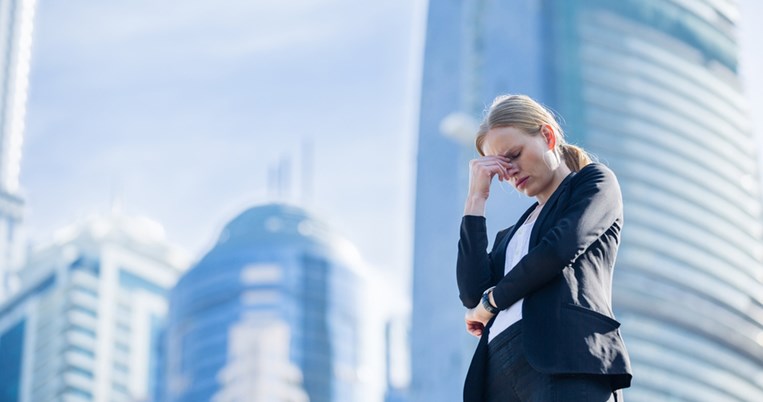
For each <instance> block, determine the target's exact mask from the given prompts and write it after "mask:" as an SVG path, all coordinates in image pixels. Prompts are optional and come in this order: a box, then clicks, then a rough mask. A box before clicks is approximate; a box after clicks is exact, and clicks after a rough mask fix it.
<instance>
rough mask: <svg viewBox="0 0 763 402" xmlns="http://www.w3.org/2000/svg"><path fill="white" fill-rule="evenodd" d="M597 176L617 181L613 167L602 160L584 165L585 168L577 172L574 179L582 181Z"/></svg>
mask: <svg viewBox="0 0 763 402" xmlns="http://www.w3.org/2000/svg"><path fill="white" fill-rule="evenodd" d="M596 178H599V179H605V180H615V181H617V178H616V177H615V173H614V172H613V171H612V169H610V168H609V167H608V166H607V165H605V164H603V163H601V162H591V163H589V164H587V165H585V166H583V168H582V169H580V171H578V172H577V173H576V174H575V176H574V177H573V180H574V181H582V180H591V179H596Z"/></svg>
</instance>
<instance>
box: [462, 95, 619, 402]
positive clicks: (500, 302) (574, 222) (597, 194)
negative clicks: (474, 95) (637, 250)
mask: <svg viewBox="0 0 763 402" xmlns="http://www.w3.org/2000/svg"><path fill="white" fill-rule="evenodd" d="M476 145H477V151H478V152H479V153H480V155H481V157H480V158H478V159H474V160H472V161H471V162H470V170H471V175H470V182H469V194H468V197H467V200H466V206H465V208H464V217H463V219H462V222H461V238H460V240H459V244H458V263H457V274H458V275H457V276H458V288H459V291H460V297H461V301H462V302H463V304H464V306H465V307H467V308H468V311H467V312H466V317H465V319H466V329H467V331H469V333H471V334H472V335H474V336H477V337H480V342H479V344H478V346H477V350H476V352H475V354H474V357H473V358H472V363H471V366H470V367H469V372H468V374H467V377H466V383H465V385H464V400H465V401H467V402H472V401H474V402H477V401H479V402H484V401H489V402H512V401H522V402H527V401H537V402H549V401H565V402H577V401H585V402H599V401H607V400H610V397H612V396H613V395H614V400H615V401H622V397H620V396H619V392H615V391H616V390H618V389H620V388H625V387H628V386H630V381H631V370H630V363H629V359H628V354H627V351H626V350H625V345H624V344H623V340H622V338H621V337H620V332H619V330H618V327H619V326H620V323H619V322H617V321H616V320H615V319H614V318H613V313H612V306H611V285H612V270H613V268H614V263H615V258H616V255H617V249H618V245H619V243H620V230H621V228H622V224H623V210H622V198H621V195H620V188H619V185H618V183H617V179H616V178H615V176H614V174H613V173H612V171H611V170H609V169H608V168H607V167H605V166H604V165H602V164H599V163H592V162H591V160H590V158H589V156H588V155H587V154H586V153H585V151H583V150H582V149H580V148H578V147H575V146H573V145H570V144H567V143H565V142H564V137H563V133H562V130H561V128H560V127H559V124H558V123H557V122H556V120H555V119H554V117H553V115H552V114H551V113H550V112H549V111H548V110H546V109H545V108H544V107H543V106H541V105H540V104H538V103H537V102H535V101H534V100H532V99H530V98H529V97H527V96H523V95H511V96H501V97H498V98H496V100H495V101H494V102H493V105H492V106H491V107H490V110H489V112H488V114H487V116H486V117H485V121H484V122H483V123H482V125H481V126H480V130H479V132H478V134H477V140H476ZM495 176H497V177H498V180H500V181H505V182H510V183H512V184H513V185H514V187H515V188H516V189H517V191H519V192H520V193H523V194H525V195H527V196H528V197H534V198H535V199H536V201H537V202H535V203H534V204H533V205H532V206H531V207H530V208H529V209H528V210H527V211H525V213H524V214H523V215H522V217H521V218H520V219H519V221H517V223H516V224H515V225H514V226H511V227H509V228H507V229H504V230H501V231H499V232H498V235H497V236H496V238H495V241H494V243H493V248H492V250H491V251H490V252H489V253H488V252H487V245H488V239H487V230H486V223H485V217H484V215H485V203H486V201H487V199H488V195H489V189H490V183H491V181H492V179H493V177H495Z"/></svg>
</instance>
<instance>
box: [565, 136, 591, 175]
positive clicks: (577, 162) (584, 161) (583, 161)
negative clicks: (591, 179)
mask: <svg viewBox="0 0 763 402" xmlns="http://www.w3.org/2000/svg"><path fill="white" fill-rule="evenodd" d="M559 148H560V149H561V151H562V158H564V163H566V164H567V167H568V168H570V170H572V171H573V172H579V171H580V169H582V168H584V167H585V166H586V165H588V164H589V163H591V162H592V161H591V156H590V155H589V154H588V152H586V151H585V150H584V149H583V148H580V147H578V146H575V145H572V144H566V143H565V144H561V145H560V147H559Z"/></svg>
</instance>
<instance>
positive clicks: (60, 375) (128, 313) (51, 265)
mask: <svg viewBox="0 0 763 402" xmlns="http://www.w3.org/2000/svg"><path fill="white" fill-rule="evenodd" d="M188 261H189V259H188V257H187V256H186V255H185V254H184V253H183V252H182V251H180V250H179V249H177V248H175V247H171V246H168V245H167V244H166V242H165V241H164V239H163V233H162V229H161V227H160V226H158V225H157V224H155V223H153V222H151V221H148V220H145V219H138V218H129V217H126V216H122V215H112V216H109V217H101V218H94V219H90V220H88V221H87V222H86V223H83V224H79V225H75V226H72V227H70V228H67V229H65V230H63V231H61V232H60V233H59V234H58V236H57V239H56V240H55V241H53V242H51V243H50V244H48V245H45V246H41V247H39V248H37V249H36V250H34V251H33V252H32V253H30V256H29V261H28V263H27V264H26V266H25V268H24V269H23V270H22V271H21V288H22V290H21V291H20V292H17V293H16V294H15V295H14V296H13V297H11V298H9V299H8V300H7V301H6V302H5V303H3V304H0V361H1V362H2V363H0V365H2V370H0V400H2V401H3V402H36V401H59V400H60V401H98V402H112V401H130V402H132V401H146V400H149V398H150V397H151V390H152V389H153V388H154V381H156V377H157V356H158V355H157V349H158V347H159V339H160V337H159V335H160V333H161V329H162V326H163V325H164V323H163V321H164V317H165V315H166V313H167V294H168V292H169V289H170V288H171V287H172V286H173V285H174V284H175V282H176V280H177V278H178V277H179V276H180V274H181V272H182V269H184V268H185V267H187V264H188Z"/></svg>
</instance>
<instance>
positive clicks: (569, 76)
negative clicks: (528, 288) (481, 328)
mask: <svg viewBox="0 0 763 402" xmlns="http://www.w3.org/2000/svg"><path fill="white" fill-rule="evenodd" d="M739 18H740V16H739V11H738V9H737V6H736V4H735V2H733V1H727V0H717V1H715V0H714V1H705V0H681V1H678V0H648V1H643V0H638V1H637V0H622V1H605V0H580V1H574V2H570V1H565V0H521V1H514V2H491V1H484V0H466V1H445V0H443V1H438V0H434V1H430V3H429V15H428V27H427V42H426V53H425V59H424V60H425V61H424V73H423V81H422V85H423V88H422V99H421V118H420V133H419V147H418V149H419V155H418V181H417V200H416V217H415V220H416V221H415V225H416V228H415V242H416V243H415V248H414V296H413V297H414V307H413V310H414V313H413V317H415V319H414V321H413V339H412V343H413V350H415V351H416V353H414V354H413V356H412V359H413V383H412V387H413V390H412V391H413V393H414V400H416V401H421V402H423V401H438V402H439V401H457V400H459V398H460V391H461V386H462V380H463V378H464V376H465V372H466V368H467V367H468V363H469V361H468V357H469V356H471V353H472V351H473V349H474V343H475V341H474V340H472V341H465V340H464V337H465V335H463V334H464V325H463V312H464V309H463V307H461V306H460V305H459V304H458V302H457V301H458V299H457V290H456V286H455V274H454V271H455V255H456V243H457V238H458V237H457V235H458V222H459V220H460V216H461V214H462V208H463V202H464V196H465V192H466V188H467V182H468V176H467V163H468V159H471V158H473V157H475V156H476V152H474V151H473V144H472V142H471V140H472V138H473V135H474V131H473V130H469V129H464V128H468V127H469V124H466V123H465V122H468V121H469V120H470V119H479V118H480V117H481V113H480V112H481V110H482V109H483V107H484V106H485V105H487V104H489V102H490V101H491V100H492V99H493V97H494V96H496V95H499V94H503V93H526V94H529V95H531V96H533V97H534V98H536V99H538V100H540V101H541V102H543V103H544V104H546V105H548V106H550V107H551V108H552V109H554V110H556V111H557V112H559V113H560V114H561V115H562V116H563V117H564V122H563V123H564V124H563V125H564V127H565V128H566V130H567V134H568V139H569V140H570V142H573V143H577V144H579V145H582V146H584V147H585V148H586V149H588V150H589V151H591V152H592V153H594V154H595V155H597V156H598V158H599V160H601V161H602V162H604V163H606V164H608V165H609V166H610V167H611V168H612V169H613V170H614V171H615V173H616V174H617V176H618V178H619V180H620V184H621V186H622V190H623V199H624V203H625V227H624V231H623V241H622V247H621V250H620V254H619V256H618V262H617V268H616V270H615V278H614V281H615V283H614V302H613V303H614V308H615V313H616V316H617V318H618V319H619V320H620V321H621V322H622V323H623V327H622V333H623V336H624V338H625V340H626V344H627V346H628V348H629V351H630V353H631V360H632V365H633V370H634V375H635V377H634V381H633V387H632V388H631V389H629V390H627V391H626V394H625V395H626V398H627V399H628V400H630V401H657V400H671V401H713V402H715V401H741V400H744V401H748V400H763V227H762V225H761V221H762V220H761V201H760V200H761V192H760V188H759V185H758V183H759V180H758V173H757V172H758V163H759V161H758V159H757V158H758V156H757V152H756V146H755V139H754V138H753V137H752V134H751V128H750V123H749V120H748V117H747V115H746V113H747V110H746V106H745V100H744V99H743V96H742V91H741V88H740V84H739V78H738V71H737V70H738V62H737V53H738V49H737V44H736V40H735V30H736V23H737V21H738V19H739ZM459 116H460V117H459ZM454 117H458V118H457V119H456V118H454ZM459 122H461V123H459ZM463 132H465V133H466V134H467V135H464V134H463ZM464 139H465V140H464ZM511 191H513V190H511ZM493 194H497V195H499V196H500V197H503V196H504V194H503V192H502V191H501V190H500V189H498V188H493V189H492V190H491V199H490V201H489V209H488V212H487V215H488V225H489V232H490V240H491V241H492V236H493V235H494V234H495V232H496V231H497V230H498V229H500V228H501V227H505V226H507V225H508V224H509V223H510V222H512V221H513V220H514V219H515V218H516V216H517V214H518V212H519V211H521V210H524V208H519V211H518V207H517V206H516V205H515V204H516V202H517V201H516V198H514V197H508V198H509V199H508V201H507V200H504V199H502V198H500V197H494V196H493ZM528 203H529V202H528ZM524 205H527V203H525V204H523V206H524ZM448 250H450V251H448ZM448 270H450V274H447V272H448ZM433 337H436V339H438V342H437V343H432V338H433Z"/></svg>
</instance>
